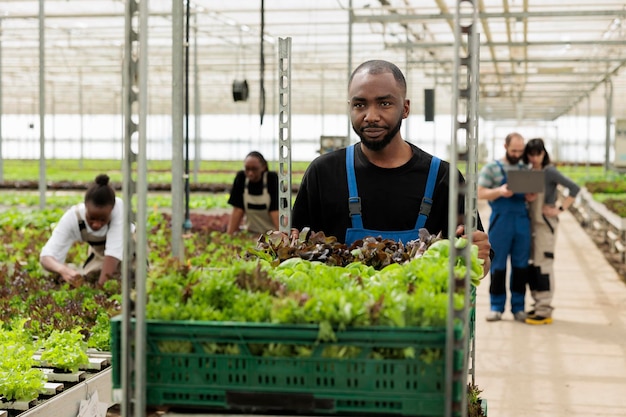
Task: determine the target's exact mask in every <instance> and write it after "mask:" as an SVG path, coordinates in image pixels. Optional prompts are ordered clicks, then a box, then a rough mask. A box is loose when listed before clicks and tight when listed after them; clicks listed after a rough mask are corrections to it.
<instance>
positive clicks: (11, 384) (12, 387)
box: [0, 319, 47, 401]
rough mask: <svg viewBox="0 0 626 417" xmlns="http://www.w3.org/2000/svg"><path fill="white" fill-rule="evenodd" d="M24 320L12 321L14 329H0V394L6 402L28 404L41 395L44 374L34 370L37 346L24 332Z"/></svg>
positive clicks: (44, 380)
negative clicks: (25, 402)
mask: <svg viewBox="0 0 626 417" xmlns="http://www.w3.org/2000/svg"><path fill="white" fill-rule="evenodd" d="M25 323H26V320H24V319H21V320H17V321H14V326H15V327H14V328H12V329H6V328H1V329H0V395H1V396H3V397H5V398H6V399H7V400H11V401H12V400H25V401H30V400H32V399H35V398H37V397H38V396H39V394H40V393H42V392H43V387H44V385H45V383H46V381H47V378H46V376H45V375H44V373H43V372H42V371H41V370H40V369H37V368H34V367H33V366H34V365H35V360H34V359H33V355H34V353H35V352H36V351H37V346H36V345H35V343H34V342H33V339H32V337H31V336H30V334H29V333H28V331H26V330H25V329H24V324H25Z"/></svg>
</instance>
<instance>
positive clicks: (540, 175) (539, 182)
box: [506, 170, 545, 194]
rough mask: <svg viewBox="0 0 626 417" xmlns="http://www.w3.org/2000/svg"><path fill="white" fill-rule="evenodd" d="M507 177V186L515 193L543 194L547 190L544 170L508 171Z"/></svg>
mask: <svg viewBox="0 0 626 417" xmlns="http://www.w3.org/2000/svg"><path fill="white" fill-rule="evenodd" d="M506 176H507V186H508V188H509V190H511V191H513V192H514V193H524V194H526V193H542V192H543V190H544V188H545V182H544V172H543V170H542V171H534V170H533V171H531V170H520V171H518V170H515V171H507V173H506Z"/></svg>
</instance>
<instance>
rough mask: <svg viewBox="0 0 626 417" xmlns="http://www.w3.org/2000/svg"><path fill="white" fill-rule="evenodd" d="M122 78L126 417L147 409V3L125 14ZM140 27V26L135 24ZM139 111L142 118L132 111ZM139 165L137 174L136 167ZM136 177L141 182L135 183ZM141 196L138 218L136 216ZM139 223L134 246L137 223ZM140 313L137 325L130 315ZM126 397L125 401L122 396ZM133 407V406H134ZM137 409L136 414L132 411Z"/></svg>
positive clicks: (130, 5)
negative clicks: (133, 295)
mask: <svg viewBox="0 0 626 417" xmlns="http://www.w3.org/2000/svg"><path fill="white" fill-rule="evenodd" d="M125 19H126V20H125V35H126V42H125V46H124V68H123V71H122V77H123V80H122V81H123V90H124V100H123V112H124V159H123V163H122V174H123V180H122V181H123V183H122V184H123V185H122V191H123V199H124V259H123V262H122V334H121V345H122V346H121V351H122V358H121V359H122V372H121V373H122V375H121V392H114V393H113V394H114V400H116V401H119V402H121V406H122V410H121V411H122V413H121V414H122V416H123V417H128V416H130V415H136V416H143V415H144V414H145V409H146V372H145V369H146V323H145V306H146V299H145V298H146V273H147V270H146V269H147V248H148V244H147V230H146V229H147V194H148V192H147V191H148V185H147V184H148V181H147V171H148V170H147V159H146V145H147V139H146V138H147V135H146V127H147V113H148V111H147V108H148V95H147V93H148V83H147V78H148V2H147V1H145V0H144V1H141V2H140V3H138V1H137V0H128V1H127V2H126V10H125ZM137 24H138V26H139V27H138V28H137V27H135V25H137ZM134 111H137V112H138V114H135V113H133V112H134ZM133 145H135V146H136V148H137V152H136V153H135V152H133ZM135 163H136V170H133V164H135ZM134 177H136V181H135V180H134V179H133V178H134ZM135 194H136V197H137V201H136V207H137V216H136V217H137V218H136V219H135V218H134V217H135V216H134V212H133V205H134V204H133V203H134V201H133V196H134V195H135ZM133 223H135V225H136V234H135V237H136V241H137V245H136V247H135V244H134V240H133V236H132V229H131V227H132V224H133ZM133 254H134V255H135V258H136V269H135V273H134V277H135V279H134V281H135V286H136V299H135V300H134V308H132V306H133V301H132V300H131V297H130V294H131V290H132V281H133V280H132V277H133V268H132V259H133ZM133 313H134V315H135V323H134V325H133V324H132V323H131V316H132V315H133ZM120 397H121V398H120ZM131 404H132V405H134V407H131ZM133 410H134V413H133Z"/></svg>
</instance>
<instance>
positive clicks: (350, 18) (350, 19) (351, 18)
mask: <svg viewBox="0 0 626 417" xmlns="http://www.w3.org/2000/svg"><path fill="white" fill-rule="evenodd" d="M353 24H354V11H353V10H352V0H350V1H349V2H348V77H347V78H346V80H347V82H346V86H347V85H348V83H349V82H350V76H351V75H352V25H353ZM347 119H348V131H347V132H346V140H345V143H344V147H346V146H348V145H350V134H351V132H352V122H351V120H350V114H349V113H348V118H347Z"/></svg>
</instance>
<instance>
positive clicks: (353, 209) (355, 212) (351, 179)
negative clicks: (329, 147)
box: [346, 144, 363, 229]
mask: <svg viewBox="0 0 626 417" xmlns="http://www.w3.org/2000/svg"><path fill="white" fill-rule="evenodd" d="M346 172H347V174H348V193H349V195H348V210H349V212H350V219H351V220H352V227H353V228H357V229H362V228H363V218H362V217H361V198H359V191H358V190H357V187H356V175H355V174H354V144H352V145H350V146H348V147H347V148H346Z"/></svg>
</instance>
